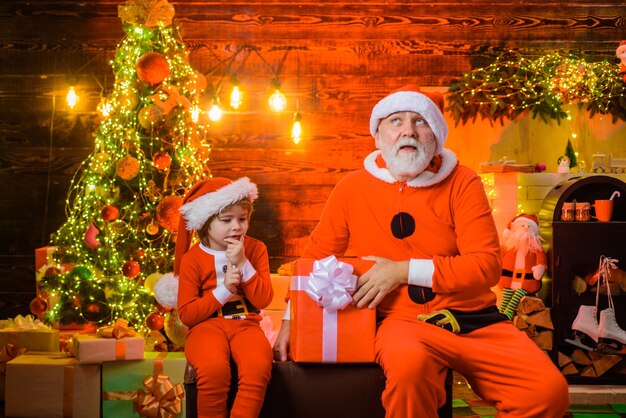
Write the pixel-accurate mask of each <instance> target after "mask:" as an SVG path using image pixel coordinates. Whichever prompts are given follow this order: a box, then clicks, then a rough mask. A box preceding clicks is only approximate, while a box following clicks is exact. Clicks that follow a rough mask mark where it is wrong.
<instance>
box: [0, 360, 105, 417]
mask: <svg viewBox="0 0 626 418" xmlns="http://www.w3.org/2000/svg"><path fill="white" fill-rule="evenodd" d="M5 412H6V416H8V417H29V418H36V417H43V418H56V417H58V418H63V417H99V416H100V365H96V364H94V365H86V364H78V361H77V360H76V359H75V358H73V357H69V356H67V355H63V354H61V353H59V354H52V353H41V352H40V353H30V352H29V353H26V354H23V355H21V356H19V357H16V358H14V359H13V360H11V361H10V362H9V363H7V375H6V401H5Z"/></svg>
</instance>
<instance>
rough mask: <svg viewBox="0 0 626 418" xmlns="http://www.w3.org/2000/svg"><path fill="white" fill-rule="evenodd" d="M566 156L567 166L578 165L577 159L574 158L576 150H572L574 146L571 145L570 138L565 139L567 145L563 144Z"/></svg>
mask: <svg viewBox="0 0 626 418" xmlns="http://www.w3.org/2000/svg"><path fill="white" fill-rule="evenodd" d="M564 155H566V156H567V158H569V168H574V167H576V166H577V165H578V161H577V159H576V152H575V151H574V146H573V145H572V140H571V139H569V138H568V139H567V145H566V146H565V154H564Z"/></svg>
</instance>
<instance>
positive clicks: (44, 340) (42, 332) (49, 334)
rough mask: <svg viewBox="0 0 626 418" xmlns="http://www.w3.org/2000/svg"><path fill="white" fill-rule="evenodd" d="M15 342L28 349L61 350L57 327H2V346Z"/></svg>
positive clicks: (0, 340) (0, 331)
mask: <svg viewBox="0 0 626 418" xmlns="http://www.w3.org/2000/svg"><path fill="white" fill-rule="evenodd" d="M7 344H13V345H14V346H16V347H19V348H27V349H28V351H54V352H58V351H59V330H57V329H43V328H41V329H16V328H4V329H0V348H2V347H4V346H5V345H7Z"/></svg>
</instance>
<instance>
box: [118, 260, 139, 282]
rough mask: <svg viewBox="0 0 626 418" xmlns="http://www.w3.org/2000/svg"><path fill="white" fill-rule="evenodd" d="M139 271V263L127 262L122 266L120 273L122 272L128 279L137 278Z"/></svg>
mask: <svg viewBox="0 0 626 418" xmlns="http://www.w3.org/2000/svg"><path fill="white" fill-rule="evenodd" d="M140 271H141V267H140V266H139V263H138V262H136V261H135V260H128V261H127V262H125V263H124V266H123V267H122V272H124V276H126V277H128V278H130V279H132V278H134V277H137V276H138V275H139V272H140Z"/></svg>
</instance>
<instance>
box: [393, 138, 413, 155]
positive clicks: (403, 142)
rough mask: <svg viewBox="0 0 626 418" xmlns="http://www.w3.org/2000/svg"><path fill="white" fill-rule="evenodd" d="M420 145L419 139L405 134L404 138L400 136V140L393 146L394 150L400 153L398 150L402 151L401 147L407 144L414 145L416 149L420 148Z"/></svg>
mask: <svg viewBox="0 0 626 418" xmlns="http://www.w3.org/2000/svg"><path fill="white" fill-rule="evenodd" d="M418 145H419V142H418V141H417V139H415V138H411V137H408V136H405V137H403V138H400V139H399V140H398V142H396V145H395V146H394V147H393V152H394V153H398V151H400V148H402V147H406V146H410V147H414V148H415V149H417V150H419V147H418Z"/></svg>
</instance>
